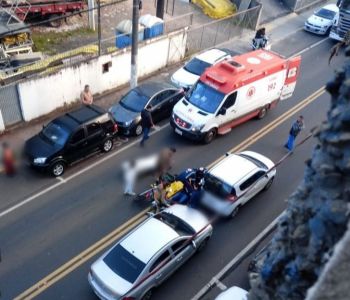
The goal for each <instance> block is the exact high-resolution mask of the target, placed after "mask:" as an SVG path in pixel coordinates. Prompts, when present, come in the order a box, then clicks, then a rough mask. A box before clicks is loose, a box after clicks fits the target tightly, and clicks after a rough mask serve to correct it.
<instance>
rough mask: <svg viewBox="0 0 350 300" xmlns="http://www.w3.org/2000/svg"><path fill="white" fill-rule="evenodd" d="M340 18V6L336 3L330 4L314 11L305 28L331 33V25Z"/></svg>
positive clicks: (320, 32)
mask: <svg viewBox="0 0 350 300" xmlns="http://www.w3.org/2000/svg"><path fill="white" fill-rule="evenodd" d="M337 18H339V7H338V6H337V5H336V4H328V5H326V6H324V7H322V8H320V9H318V10H316V11H315V12H314V14H313V15H312V16H311V17H309V18H308V19H307V21H306V22H305V24H304V29H305V30H306V31H310V32H313V33H316V34H320V35H325V34H327V35H328V34H329V32H330V31H331V27H332V25H333V24H335V23H336V20H337Z"/></svg>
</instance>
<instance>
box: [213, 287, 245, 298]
mask: <svg viewBox="0 0 350 300" xmlns="http://www.w3.org/2000/svg"><path fill="white" fill-rule="evenodd" d="M215 300H248V292H247V291H246V290H244V289H242V288H240V287H238V286H233V287H230V288H229V289H227V290H226V291H224V292H222V293H220V294H219V295H218V296H217V297H216V298H215Z"/></svg>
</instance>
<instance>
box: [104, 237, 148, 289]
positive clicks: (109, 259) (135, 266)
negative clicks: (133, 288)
mask: <svg viewBox="0 0 350 300" xmlns="http://www.w3.org/2000/svg"><path fill="white" fill-rule="evenodd" d="M103 261H104V262H105V264H106V265H107V266H108V267H109V268H110V269H111V270H113V272H115V273H116V274H117V275H118V276H120V277H121V278H123V279H125V280H126V281H129V282H130V283H134V282H135V280H136V279H137V277H139V275H140V274H141V272H142V270H143V269H144V268H145V266H146V264H145V263H143V262H142V261H141V260H139V259H138V258H136V257H135V256H134V255H132V254H131V253H130V252H128V251H127V250H125V249H124V248H123V247H122V246H121V245H120V244H119V245H117V246H115V247H114V248H113V249H112V250H111V252H109V253H108V254H107V255H106V257H105V258H104V259H103Z"/></svg>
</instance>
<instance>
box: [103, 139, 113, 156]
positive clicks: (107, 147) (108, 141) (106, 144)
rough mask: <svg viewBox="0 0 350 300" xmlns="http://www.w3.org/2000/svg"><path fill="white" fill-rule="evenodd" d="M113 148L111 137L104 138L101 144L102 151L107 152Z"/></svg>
mask: <svg viewBox="0 0 350 300" xmlns="http://www.w3.org/2000/svg"><path fill="white" fill-rule="evenodd" d="M112 148H113V140H112V139H106V140H105V141H104V143H103V145H102V151H103V152H106V153H107V152H109V151H111V150H112Z"/></svg>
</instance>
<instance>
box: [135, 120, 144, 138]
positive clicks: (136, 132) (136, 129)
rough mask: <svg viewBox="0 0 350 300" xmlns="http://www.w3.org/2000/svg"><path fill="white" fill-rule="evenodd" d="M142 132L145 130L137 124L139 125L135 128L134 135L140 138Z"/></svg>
mask: <svg viewBox="0 0 350 300" xmlns="http://www.w3.org/2000/svg"><path fill="white" fill-rule="evenodd" d="M142 131H143V129H142V125H141V123H139V124H137V125H136V126H135V129H134V134H135V135H136V136H139V135H141V134H142Z"/></svg>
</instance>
